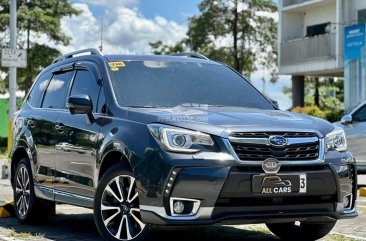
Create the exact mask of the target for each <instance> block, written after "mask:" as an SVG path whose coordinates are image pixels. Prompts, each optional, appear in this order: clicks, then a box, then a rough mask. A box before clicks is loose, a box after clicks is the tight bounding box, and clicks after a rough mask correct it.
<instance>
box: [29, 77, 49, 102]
mask: <svg viewBox="0 0 366 241" xmlns="http://www.w3.org/2000/svg"><path fill="white" fill-rule="evenodd" d="M51 77H52V73H51V72H50V71H49V72H45V73H43V74H41V75H40V76H39V78H38V79H37V80H36V83H35V84H34V86H33V88H32V90H31V93H30V94H29V96H28V103H29V104H30V105H31V106H33V107H40V105H41V98H42V94H43V91H44V90H45V89H46V87H47V84H48V81H49V80H50V79H51Z"/></svg>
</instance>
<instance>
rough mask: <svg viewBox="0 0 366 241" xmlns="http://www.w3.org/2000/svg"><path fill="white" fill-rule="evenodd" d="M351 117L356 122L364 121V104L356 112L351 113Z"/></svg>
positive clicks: (365, 113)
mask: <svg viewBox="0 0 366 241" xmlns="http://www.w3.org/2000/svg"><path fill="white" fill-rule="evenodd" d="M352 119H353V120H354V121H357V122H364V121H366V106H363V107H361V108H360V109H359V110H358V111H356V113H354V114H353V115H352Z"/></svg>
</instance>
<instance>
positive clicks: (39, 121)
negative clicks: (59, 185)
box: [21, 71, 58, 199]
mask: <svg viewBox="0 0 366 241" xmlns="http://www.w3.org/2000/svg"><path fill="white" fill-rule="evenodd" d="M51 78H52V72H51V71H47V72H43V73H42V74H41V75H40V76H39V77H38V79H37V81H36V82H35V84H34V86H33V87H32V90H31V92H30V94H29V95H28V97H27V100H26V103H25V107H24V108H23V110H22V112H21V115H22V117H23V118H24V120H25V122H24V123H25V125H26V126H27V129H28V131H29V132H30V137H28V138H27V141H28V144H29V145H30V146H31V147H32V148H34V151H33V152H32V153H31V155H32V159H33V164H34V170H33V177H34V182H35V184H36V185H38V186H41V187H44V190H43V191H44V192H45V195H46V196H47V197H48V198H50V199H52V198H53V191H52V187H53V180H54V171H53V170H54V158H55V156H54V145H55V136H54V132H53V129H52V128H50V126H52V125H53V123H54V122H55V121H56V117H57V114H58V112H53V111H49V110H46V109H43V108H41V104H42V98H43V96H44V92H45V90H46V88H47V86H48V84H49V81H50V80H51ZM45 190H48V191H45Z"/></svg>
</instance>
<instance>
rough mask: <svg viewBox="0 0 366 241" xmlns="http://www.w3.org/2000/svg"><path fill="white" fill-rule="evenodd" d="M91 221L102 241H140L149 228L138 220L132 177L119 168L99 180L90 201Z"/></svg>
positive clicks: (137, 200) (138, 213) (111, 169)
mask: <svg viewBox="0 0 366 241" xmlns="http://www.w3.org/2000/svg"><path fill="white" fill-rule="evenodd" d="M94 219H95V223H96V226H97V229H98V231H99V233H100V234H101V236H102V237H103V238H104V239H105V240H114V241H115V240H133V241H140V240H143V239H144V237H145V236H146V235H147V233H148V231H149V226H148V225H147V224H146V223H144V222H143V221H142V220H141V215H140V205H139V198H138V193H137V191H136V182H135V177H134V175H133V173H132V172H131V171H130V170H129V168H126V166H123V165H121V164H117V165H114V166H113V167H111V168H110V169H109V170H108V171H107V172H106V173H105V174H104V175H103V177H102V179H101V181H100V183H99V185H98V187H97V191H96V194H95V199H94Z"/></svg>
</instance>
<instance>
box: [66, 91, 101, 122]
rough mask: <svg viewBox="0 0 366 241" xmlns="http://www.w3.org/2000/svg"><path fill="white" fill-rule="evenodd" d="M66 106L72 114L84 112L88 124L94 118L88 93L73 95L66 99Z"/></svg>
mask: <svg viewBox="0 0 366 241" xmlns="http://www.w3.org/2000/svg"><path fill="white" fill-rule="evenodd" d="M66 106H67V108H68V109H69V111H70V113H71V114H72V115H75V114H86V121H87V123H88V124H91V122H92V121H93V120H94V116H93V113H92V112H93V103H92V101H91V99H90V97H89V96H88V95H73V96H70V97H69V99H68V101H67V105H66Z"/></svg>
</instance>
